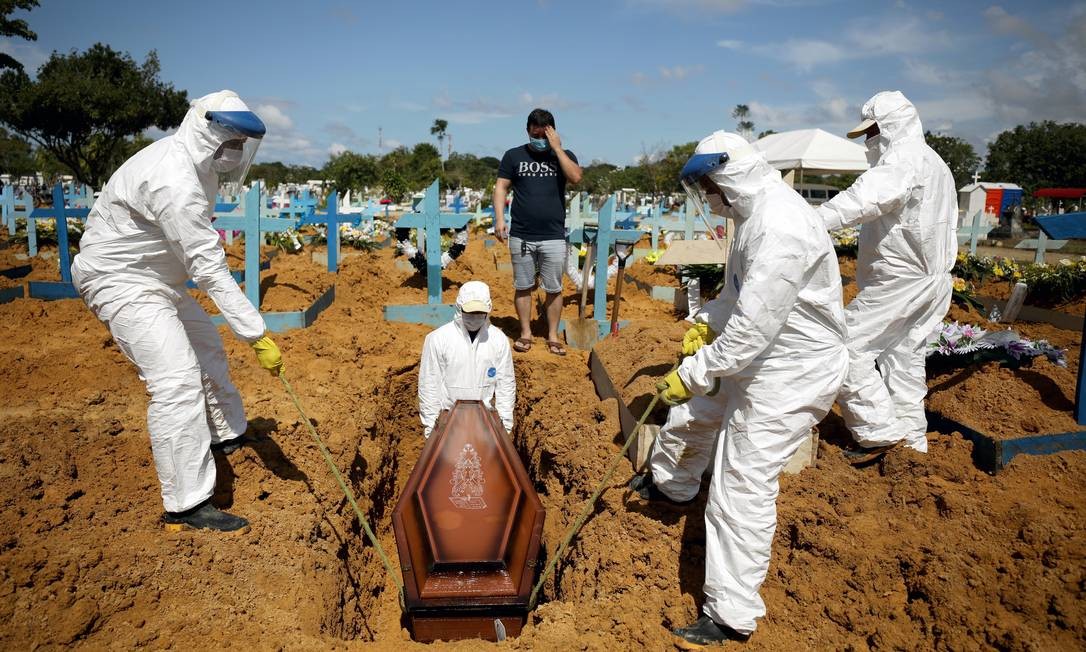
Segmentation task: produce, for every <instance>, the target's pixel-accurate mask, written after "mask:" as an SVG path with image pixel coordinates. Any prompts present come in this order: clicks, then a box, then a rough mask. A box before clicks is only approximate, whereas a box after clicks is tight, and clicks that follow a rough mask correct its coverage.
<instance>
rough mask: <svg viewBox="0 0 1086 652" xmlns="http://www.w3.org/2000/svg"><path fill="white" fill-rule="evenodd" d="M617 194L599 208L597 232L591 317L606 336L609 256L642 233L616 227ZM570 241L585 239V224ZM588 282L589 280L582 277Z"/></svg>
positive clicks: (607, 330)
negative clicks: (617, 245)
mask: <svg viewBox="0 0 1086 652" xmlns="http://www.w3.org/2000/svg"><path fill="white" fill-rule="evenodd" d="M614 218H615V196H614V195H611V196H610V197H608V198H607V201H606V202H604V204H603V206H601V207H600V212H599V221H598V231H597V232H596V272H595V274H596V282H595V288H594V290H593V295H592V303H593V306H592V310H593V315H592V318H593V319H595V320H596V323H597V324H598V325H599V331H600V337H601V338H602V337H606V336H607V334H608V333H609V332H610V331H611V324H610V322H609V321H608V320H607V258H608V256H609V255H610V249H611V247H612V246H613V245H616V244H625V245H629V246H631V247H632V246H633V245H634V244H636V243H637V241H638V240H640V239H641V236H642V235H643V234H642V233H641V231H639V230H637V229H617V228H615V219H614ZM569 241H570V242H572V243H574V244H580V243H582V242H584V227H581V228H579V229H577V230H576V231H572V232H570V234H569ZM582 282H583V283H587V282H588V279H583V281H582Z"/></svg>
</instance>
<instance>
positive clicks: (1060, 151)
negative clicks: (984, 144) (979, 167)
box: [984, 120, 1086, 195]
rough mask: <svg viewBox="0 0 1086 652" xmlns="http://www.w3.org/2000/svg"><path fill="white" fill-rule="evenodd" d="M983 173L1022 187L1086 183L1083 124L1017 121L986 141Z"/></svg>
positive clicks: (1085, 148) (993, 178) (1032, 189)
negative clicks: (1017, 122) (1024, 124)
mask: <svg viewBox="0 0 1086 652" xmlns="http://www.w3.org/2000/svg"><path fill="white" fill-rule="evenodd" d="M984 176H985V178H986V179H988V180H989V181H1010V182H1013V183H1017V184H1018V185H1020V186H1022V188H1024V189H1025V191H1026V194H1027V195H1028V194H1030V193H1032V192H1033V191H1034V190H1036V189H1038V188H1050V187H1057V188H1058V187H1082V186H1086V125H1083V124H1079V123H1076V122H1068V123H1063V124H1058V123H1056V122H1053V121H1051V120H1046V121H1044V122H1041V123H1036V122H1031V123H1029V124H1028V125H1026V126H1022V125H1018V126H1017V127H1015V128H1014V129H1009V130H1007V131H1004V132H1003V133H1001V134H999V136H997V137H996V139H995V141H993V142H992V143H991V144H990V145H988V158H987V160H986V161H985V163H984Z"/></svg>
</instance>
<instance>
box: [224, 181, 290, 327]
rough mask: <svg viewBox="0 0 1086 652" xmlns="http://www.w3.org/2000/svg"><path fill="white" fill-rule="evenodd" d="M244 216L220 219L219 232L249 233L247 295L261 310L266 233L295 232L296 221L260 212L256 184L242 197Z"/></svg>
mask: <svg viewBox="0 0 1086 652" xmlns="http://www.w3.org/2000/svg"><path fill="white" fill-rule="evenodd" d="M242 205H243V207H244V210H243V212H242V214H241V215H224V216H221V217H216V219H215V222H214V225H215V228H217V229H232V230H235V231H243V232H244V233H245V296H246V298H248V299H249V303H251V304H253V306H255V307H256V309H257V310H259V309H260V243H262V242H263V241H264V234H265V233H272V232H280V231H287V230H290V229H293V228H294V226H295V220H290V219H285V220H284V219H279V218H268V217H264V216H263V215H261V211H260V184H259V183H254V184H253V187H252V188H250V189H249V192H247V193H245V195H244V196H243V198H242Z"/></svg>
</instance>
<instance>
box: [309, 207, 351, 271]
mask: <svg viewBox="0 0 1086 652" xmlns="http://www.w3.org/2000/svg"><path fill="white" fill-rule="evenodd" d="M338 202H339V197H338V193H337V192H336V191H335V190H333V191H332V194H330V195H328V209H327V211H326V212H325V213H314V212H311V213H309V214H308V215H306V216H304V217H302V219H300V220H298V224H299V225H302V224H324V225H325V226H326V227H327V228H326V230H325V233H326V234H327V238H326V239H327V241H328V271H329V272H335V271H337V270H338V269H339V225H340V224H350V225H352V226H357V225H358V222H359V221H360V220H361V219H362V218H361V216H360V215H359V214H358V213H340V212H338V207H339V203H338Z"/></svg>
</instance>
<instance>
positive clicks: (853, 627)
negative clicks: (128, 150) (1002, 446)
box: [0, 238, 1086, 650]
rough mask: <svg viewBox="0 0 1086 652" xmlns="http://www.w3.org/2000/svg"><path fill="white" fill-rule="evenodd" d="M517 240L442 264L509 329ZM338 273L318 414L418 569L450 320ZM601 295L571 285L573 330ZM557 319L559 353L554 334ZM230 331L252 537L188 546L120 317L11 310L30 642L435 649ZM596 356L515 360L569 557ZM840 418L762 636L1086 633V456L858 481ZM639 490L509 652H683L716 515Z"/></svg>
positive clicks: (767, 644)
mask: <svg viewBox="0 0 1086 652" xmlns="http://www.w3.org/2000/svg"><path fill="white" fill-rule="evenodd" d="M497 247H498V251H501V245H497ZM495 253H496V252H495V251H494V250H492V249H487V248H485V247H484V246H483V244H482V241H481V239H479V238H473V239H472V241H471V242H470V243H469V246H468V248H467V251H466V252H465V254H464V255H463V256H462V257H461V258H460V259H459V260H458V261H456V263H454V264H453V265H452V266H450V268H449V269H448V270H447V271H446V272H445V274H444V278H445V280H444V288H443V290H444V293H443V298H444V300H445V301H446V302H452V300H453V299H454V297H455V293H456V290H457V289H458V288H459V286H460V285H461V284H462V283H464V282H465V281H467V280H471V279H478V280H483V281H486V282H487V283H489V284H490V286H491V289H492V293H493V299H494V305H495V310H494V313H493V321H494V323H496V324H497V325H499V326H500V327H501V328H503V330H504V331H505V332H506V333H507V334H508V335H516V331H517V328H516V318H515V315H514V311H513V306H512V298H513V287H512V277H511V273H510V272H508V271H504V270H501V269H499V268H498V264H497V262H498V261H497V260H496V255H495ZM321 269H322V268H321V267H320V266H319V265H314V264H313V263H311V262H310V261H309V260H308V258H307V257H306V258H303V257H300V256H299V257H280V258H277V259H276V260H275V261H273V263H272V270H271V271H270V272H267V271H266V272H264V276H265V277H270V276H271V275H272V274H274V275H276V278H275V280H274V284H275V285H284V286H289V285H295V286H299V287H304V286H303V284H304V283H307V282H308V281H306V280H305V279H306V278H307V277H308V275H310V271H308V270H315V271H313V272H312V274H313V275H315V276H316V277H317V278H320V277H321V274H322V272H321ZM335 280H336V301H335V303H334V304H333V305H332V306H331V307H330V308H329V309H328V310H326V311H325V312H324V313H322V314H321V316H320V317H319V318H318V319H317V321H316V323H314V324H313V325H312V326H311V327H310V328H308V329H305V330H297V331H291V332H287V333H281V334H277V335H276V336H275V339H276V341H277V342H278V344H279V346H280V348H281V349H282V351H283V355H284V359H285V362H286V376H287V378H288V379H289V380H290V382H291V383H292V385H293V387H294V389H295V391H296V392H297V393H298V395H299V397H300V399H301V401H302V403H303V405H304V407H305V408H306V410H307V416H308V417H309V418H310V419H312V420H313V422H314V423H315V424H316V428H317V430H318V432H319V433H320V434H321V436H322V437H323V438H324V440H325V442H326V443H327V445H328V448H329V449H330V451H331V453H332V456H333V459H334V461H335V463H336V464H337V466H338V468H339V469H340V470H341V471H342V472H343V473H344V475H345V476H346V477H347V479H348V482H349V484H350V485H351V487H352V489H353V491H354V493H355V495H356V496H357V497H358V501H359V504H360V506H361V508H362V510H363V511H364V512H365V514H366V517H367V519H368V520H369V522H370V523H371V525H372V526H373V527H374V529H375V531H376V533H377V537H378V540H379V541H380V542H381V545H382V547H383V548H384V550H385V551H386V552H388V553H389V554H390V555H391V556H392V564H393V566H394V568H397V569H398V566H397V563H398V562H397V560H396V558H395V546H394V538H393V535H392V530H391V523H390V521H389V517H390V513H391V509H392V507H393V505H394V504H395V500H396V498H397V497H398V495H399V492H400V490H401V489H402V487H403V485H404V483H405V482H406V480H407V477H408V475H409V473H410V471H411V468H412V466H413V464H414V463H415V461H416V460H417V459H418V455H419V452H420V451H421V448H422V438H421V424H420V423H419V421H418V414H417V407H416V397H415V387H416V383H417V361H418V356H419V352H420V350H421V345H422V340H423V337H424V336H425V334H426V333H427V332H428V331H429V329H428V328H426V327H423V326H418V325H410V324H393V323H387V322H385V321H383V319H382V312H381V309H382V307H383V306H384V305H388V304H421V303H425V301H426V290H425V282H424V280H423V278H422V277H421V276H420V275H418V274H414V273H409V272H404V271H401V270H399V269H398V268H396V267H395V266H394V264H393V252H392V250H390V249H385V250H380V251H377V252H374V253H373V254H371V255H368V256H359V257H351V258H347V259H345V260H344V261H343V264H342V267H341V270H340V272H339V274H338V276H337V277H336V279H335ZM318 285H319V283H318ZM273 287H274V286H273ZM612 287H613V286H612ZM313 291H316V289H315V288H314V290H313ZM623 294H624V296H623V306H622V314H623V316H624V317H628V318H629V319H631V320H632V324H631V326H630V327H629V328H627V329H625V330H624V331H622V333H621V334H620V335H619V337H618V338H610V339H608V340H606V341H604V342H603V343H601V344H600V350H601V353H607V352H608V351H609V353H608V355H610V356H612V358H613V359H614V360H615V361H618V362H616V364H619V363H621V364H623V365H625V370H624V371H623V372H622V375H623V376H624V377H625V380H624V381H623V385H624V387H623V389H622V390H621V391H622V392H623V396H624V397H625V396H633V399H632V400H636V399H637V396H639V395H642V394H645V393H647V392H649V391H651V389H646V386H647V383H650V382H651V380H652V378H653V377H654V376H655V375H656V374H657V371H656V367H659V366H661V365H668V366H670V364H671V363H673V361H674V359H675V358H674V356H675V354H676V351H677V343H678V338H680V337H681V334H682V331H683V330H684V324H683V323H681V322H680V323H677V321H676V319H675V317H674V316H673V315H672V314H671V307H670V305H669V304H666V303H664V302H660V301H654V300H652V299H650V298H649V297H648V296H647V295H645V294H644V293H643V292H639V291H637V290H635V289H633V288H632V284H627V286H626V288H625V289H624V293H623ZM266 300H267V299H266ZM576 301H577V295H576V293H575V292H574V290H573V288H572V286H570V285H567V287H566V292H565V314H564V317H565V318H567V319H569V318H572V316H573V315H574V314H575V310H576V308H575V305H576ZM294 309H297V308H296V307H295V308H294ZM534 329H535V331H534V332H535V333H536V336H537V337H538V338H540V339H541V338H542V336H543V334H544V333H545V329H544V327H543V325H542V324H541V323H539V322H538V320H537V321H536V323H535V324H534ZM220 332H221V333H222V335H223V339H224V344H225V347H226V350H227V355H228V357H229V360H230V365H231V373H232V375H233V379H234V381H235V383H236V384H237V385H238V387H239V389H240V391H241V393H242V396H243V397H244V401H245V406H246V409H247V411H248V417H249V419H250V426H251V429H252V432H253V433H254V434H255V435H256V437H257V442H256V443H255V444H253V445H252V446H249V447H246V448H243V449H241V450H240V451H239V452H237V453H235V454H234V455H233V456H231V457H229V458H222V457H220V458H218V459H217V460H216V462H217V468H218V477H217V483H216V494H215V501H216V503H217V504H219V505H220V506H222V507H226V508H229V509H231V510H232V511H234V512H236V513H238V514H240V515H242V516H245V517H246V518H249V519H250V520H251V522H252V524H253V525H252V528H251V530H250V531H249V532H248V533H245V534H239V535H236V536H216V535H210V534H201V533H182V534H167V533H165V532H164V531H163V529H162V527H161V522H160V515H161V502H160V498H159V489H158V481H157V478H156V475H155V471H154V465H153V463H152V460H151V455H150V450H149V442H148V437H147V432H146V422H145V410H146V398H145V397H146V394H145V390H144V386H143V383H142V382H141V381H140V380H139V378H138V377H137V374H136V370H135V369H134V368H133V367H132V365H130V364H129V363H128V362H127V361H126V360H125V359H124V356H123V355H122V354H121V352H120V351H119V350H118V349H117V347H116V345H115V344H114V343H113V342H112V339H111V338H110V336H109V334H108V332H107V331H106V329H105V327H104V326H103V325H102V324H101V323H99V322H98V321H97V320H96V319H95V318H94V317H93V316H92V315H91V314H90V312H89V311H88V310H87V309H86V308H85V306H83V304H82V302H80V301H78V300H65V301H56V302H51V303H46V302H41V301H37V300H28V299H21V300H16V301H14V302H11V303H8V304H4V305H0V355H2V356H3V359H4V360H5V364H4V365H2V366H0V386H2V387H4V401H3V404H2V405H0V413H2V414H3V417H4V418H3V419H2V420H0V487H2V488H0V504H2V506H3V510H2V513H0V531H2V532H4V533H5V534H3V535H0V595H3V597H4V599H3V600H0V617H2V618H3V619H4V622H5V623H6V626H5V627H3V628H0V645H2V646H3V647H4V648H5V649H24V648H35V647H59V646H66V645H73V644H79V645H86V646H88V647H91V648H103V647H136V646H144V645H148V646H153V647H156V648H157V647H170V646H172V647H177V648H182V649H190V648H223V647H237V646H245V647H256V648H265V647H283V648H301V649H318V648H319V649H326V648H329V647H335V648H341V647H355V646H360V645H367V646H372V647H376V648H378V649H403V648H404V647H414V646H415V644H412V643H410V642H409V640H408V636H407V633H406V631H405V630H404V629H403V626H402V622H401V614H400V609H399V606H398V603H397V599H396V589H395V583H394V581H393V580H392V578H390V577H389V576H388V575H387V574H386V573H385V571H384V568H383V566H382V564H381V562H380V561H379V558H378V555H377V554H376V551H375V549H374V548H373V546H372V545H371V544H370V543H369V542H368V541H366V539H365V537H364V535H363V534H362V532H361V528H360V526H359V524H358V523H357V522H356V520H355V517H354V514H353V512H352V511H351V509H350V508H349V506H348V505H347V503H346V501H345V500H344V498H343V496H342V494H340V493H339V490H338V489H337V487H336V485H335V483H334V481H333V480H332V478H331V476H330V474H329V471H328V469H327V467H326V466H325V463H324V461H323V460H322V459H321V457H320V455H319V454H318V452H317V450H316V447H315V445H314V444H313V443H312V441H311V440H310V438H309V434H308V432H307V430H306V429H305V428H304V425H303V424H302V417H301V416H300V415H299V414H298V413H297V411H296V410H295V408H294V406H293V405H292V403H291V402H290V401H289V399H288V398H287V396H286V394H285V393H284V391H283V388H282V386H281V385H280V383H278V382H276V381H275V380H274V379H272V378H270V377H269V376H268V375H267V373H266V372H264V371H263V370H261V369H260V368H259V367H258V365H257V364H256V361H255V360H254V358H253V355H252V352H251V351H250V350H249V347H248V346H247V345H245V344H244V343H242V342H238V341H236V340H235V339H234V338H233V337H232V336H231V335H230V333H229V331H228V330H226V329H225V328H223V329H221V331H220ZM1053 341H1055V340H1053ZM587 361H588V355H587V353H586V352H581V351H570V353H569V355H567V356H566V357H558V356H554V355H551V354H549V353H547V351H546V349H545V347H543V346H542V342H541V341H538V340H537V342H536V346H534V347H533V348H532V350H531V351H530V352H529V353H527V354H515V357H514V362H515V366H516V373H517V381H518V400H517V408H516V414H515V419H516V425H515V427H514V429H513V432H512V433H511V435H512V437H513V440H514V442H515V444H516V446H517V448H518V450H519V451H520V452H521V455H522V458H523V460H524V462H525V465H526V467H527V468H528V471H529V474H530V475H531V477H532V478H533V479H534V481H535V484H536V488H537V490H538V491H539V493H540V497H541V499H542V501H543V504H544V506H545V508H546V510H547V519H546V527H545V531H544V544H545V546H546V549H547V551H548V554H553V551H554V549H555V547H556V546H557V544H558V542H559V540H560V539H561V537H562V535H563V534H564V532H565V530H566V528H567V527H568V526H569V525H570V524H571V523H572V522H573V521H574V519H575V518H576V517H577V515H578V514H579V512H580V510H581V509H582V508H583V505H584V501H585V500H586V499H587V498H588V497H589V496H590V495H591V492H592V491H593V490H594V489H595V487H596V484H597V483H598V482H599V480H600V478H601V477H602V475H603V473H604V470H605V469H606V468H607V465H608V464H609V462H610V460H611V459H612V457H613V456H614V455H615V454H616V453H617V452H618V445H617V443H616V442H617V439H618V437H619V435H620V433H619V424H618V419H617V404H616V403H615V402H614V401H600V400H598V399H597V397H596V395H595V392H594V388H593V386H592V383H591V381H590V380H589V378H588V366H587ZM646 368H647V369H646ZM664 370H665V371H666V367H665V368H664ZM639 372H640V373H639ZM828 421H829V422H828V423H824V424H823V432H824V433H825V434H826V436H827V438H828V439H829V440H830V442H828V443H827V442H824V443H823V444H822V448H821V455H822V457H821V459H820V460H819V463H818V467H817V468H815V469H811V470H808V471H805V472H804V473H802V474H800V475H798V476H793V477H788V478H785V479H784V481H783V483H782V493H781V498H780V514H779V519H778V522H779V526H778V530H777V536H776V539H775V541H774V550H773V554H774V557H773V565H772V567H771V570H770V576H769V578H768V579H767V582H766V585H765V587H764V589H763V594H764V596H765V598H766V602H767V604H768V607H769V616H768V617H767V618H766V619H765V620H764V622H762V623H761V626H760V627H759V630H758V632H757V633H756V634H755V636H754V637H753V638H752V639H751V641H750V643H749V644H748V645H747V647H749V648H750V649H771V650H784V649H796V648H797V647H802V648H825V649H847V648H854V649H864V648H869V647H876V646H878V647H902V648H931V647H937V648H952V649H961V648H970V649H971V648H980V647H1000V648H1006V649H1027V648H1029V649H1056V648H1066V649H1075V648H1081V647H1083V645H1084V644H1086V623H1084V610H1083V609H1082V606H1081V605H1082V604H1083V599H1084V597H1086V596H1084V595H1083V591H1084V589H1083V587H1084V586H1086V577H1083V572H1084V571H1083V569H1084V568H1086V564H1084V563H1083V562H1084V559H1083V556H1084V550H1086V544H1084V542H1083V536H1082V534H1083V531H1082V527H1083V526H1082V524H1083V523H1084V522H1086V519H1084V518H1083V507H1082V505H1083V504H1086V501H1084V495H1083V494H1084V493H1086V455H1084V454H1081V453H1074V454H1071V453H1065V454H1061V455H1059V456H1052V457H1038V458H1029V457H1026V458H1024V459H1023V458H1021V457H1019V458H1015V460H1014V462H1012V464H1011V466H1010V468H1009V469H1008V470H1007V471H1005V472H1003V473H1001V474H999V475H997V476H995V477H990V476H987V475H985V474H982V473H979V472H977V471H976V470H975V469H974V467H973V466H972V463H971V461H970V446H969V444H968V443H966V442H964V441H962V440H960V439H959V438H957V437H944V436H934V435H933V436H932V439H933V441H932V452H931V453H930V454H929V455H927V456H920V455H917V454H912V453H908V452H902V453H897V454H894V455H891V456H890V457H888V458H887V459H886V460H885V462H883V463H882V464H881V465H880V466H876V467H872V468H867V469H863V470H857V469H854V468H852V467H850V466H848V465H846V464H845V463H844V462H843V460H842V459H841V458H840V454H839V451H838V448H837V445H836V444H835V443H833V442H836V441H839V440H840V438H841V436H842V435H841V433H840V429H839V424H838V425H837V426H836V428H837V430H835V425H834V422H832V419H831V420H828ZM628 478H629V471H628V467H622V472H621V473H620V474H617V475H616V476H615V479H614V481H613V483H612V485H611V487H610V488H609V489H608V490H607V491H606V492H605V493H604V494H603V497H602V499H601V501H600V503H599V505H598V506H597V508H596V510H595V511H594V513H593V516H592V517H591V518H590V519H589V520H588V522H587V524H586V525H585V527H584V529H583V530H582V532H581V534H580V535H579V536H578V538H576V539H575V540H574V543H573V546H572V547H571V549H570V551H569V555H568V557H567V558H566V559H563V560H561V561H560V563H559V565H558V572H557V574H556V575H555V576H554V577H553V578H552V579H551V580H550V581H549V582H548V583H547V585H546V587H545V589H544V601H543V603H542V604H541V606H540V607H539V609H538V610H537V611H536V612H535V613H534V614H533V615H532V617H531V618H530V622H529V624H528V626H527V628H526V629H525V631H524V632H523V634H522V636H521V637H519V638H518V639H516V640H511V641H508V642H507V643H506V644H505V646H506V647H509V648H512V649H568V648H571V647H576V648H582V649H630V648H645V649H666V648H667V647H669V646H670V644H671V643H670V640H671V639H670V635H669V634H668V628H670V627H673V626H675V625H679V624H685V623H686V622H688V621H689V620H691V619H692V618H693V617H694V615H695V609H696V606H697V604H698V602H699V600H700V595H701V581H702V573H703V567H702V564H703V558H704V536H705V535H704V527H703V523H702V518H701V512H700V505H699V506H695V507H693V508H691V509H690V510H688V511H686V512H665V511H659V510H656V509H654V508H651V507H649V506H646V505H644V504H642V503H640V502H639V501H636V500H631V497H630V496H629V495H628V492H626V491H625V490H624V484H625V482H626V481H627V480H628ZM455 647H457V648H459V649H476V648H483V647H486V648H489V647H491V645H490V644H482V643H479V642H471V641H468V642H463V643H460V644H458V645H456V646H455ZM419 649H422V648H421V646H420V647H419Z"/></svg>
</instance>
